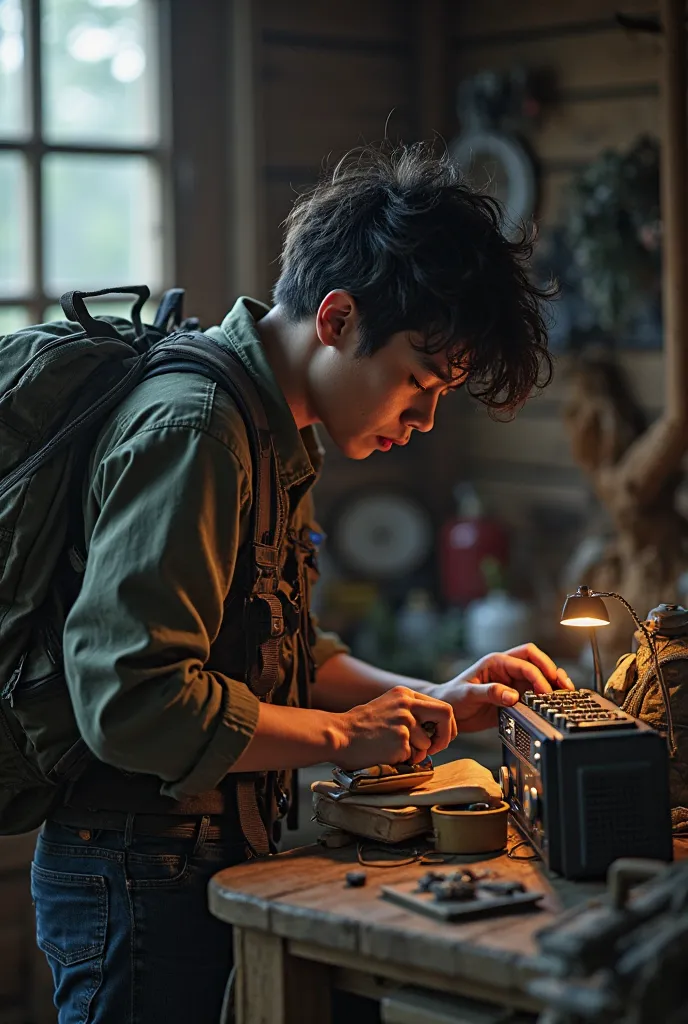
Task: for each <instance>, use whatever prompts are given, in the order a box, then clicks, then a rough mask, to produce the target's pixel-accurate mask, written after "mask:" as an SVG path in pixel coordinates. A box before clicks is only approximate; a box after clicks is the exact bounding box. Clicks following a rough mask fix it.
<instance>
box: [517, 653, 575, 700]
mask: <svg viewBox="0 0 688 1024" xmlns="http://www.w3.org/2000/svg"><path fill="white" fill-rule="evenodd" d="M504 653H505V654H507V655H510V656H511V657H513V658H518V659H520V660H521V661H526V662H529V663H530V664H532V665H535V666H536V667H537V668H539V669H540V671H541V672H542V674H543V675H544V676H545V678H546V679H547V680H548V682H550V683H554V684H555V685H556V686H558V687H564V688H565V689H567V690H573V688H574V686H573V683H572V682H571V680H570V679H569V677H568V675H567V674H566V672H565V671H564V669H563V668H558V667H557V666H556V665H555V663H554V662H553V661H552V659H551V658H550V657H549V655H548V654H545V652H544V651H541V650H540V648H539V647H538V646H537V645H536V644H522V645H521V646H519V647H512V648H511V649H510V650H508V651H505V652H504Z"/></svg>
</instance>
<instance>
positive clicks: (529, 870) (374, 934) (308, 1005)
mask: <svg viewBox="0 0 688 1024" xmlns="http://www.w3.org/2000/svg"><path fill="white" fill-rule="evenodd" d="M517 838H518V835H517V834H516V833H510V837H509V847H511V845H512V844H513V842H514V841H515V840H516V839H517ZM528 851H529V847H527V846H526V847H522V848H521V849H520V850H519V851H517V853H521V854H527V853H528ZM369 856H370V855H369ZM468 862H470V866H471V867H472V868H473V869H478V868H480V869H482V868H489V869H490V870H491V871H493V872H494V874H495V877H496V878H504V879H515V880H518V881H520V882H522V883H523V884H524V885H525V886H526V887H527V888H528V889H535V890H539V891H541V892H543V893H544V898H543V900H542V903H541V905H540V909H539V910H536V911H530V912H528V911H524V912H521V913H518V914H511V915H507V916H504V915H503V916H495V917H482V918H480V917H479V918H475V919H473V920H469V921H465V922H462V923H451V924H449V923H446V922H440V921H435V920H433V919H431V918H429V917H426V916H425V915H421V914H418V913H414V912H412V911H409V910H405V909H403V908H402V907H400V906H398V905H396V904H394V903H392V902H390V901H388V900H386V899H384V898H382V896H381V893H380V887H381V885H393V884H396V883H400V882H408V881H414V880H416V879H418V878H419V877H420V876H421V875H423V874H425V873H426V872H427V871H428V870H429V866H428V865H427V864H419V863H414V864H407V865H404V866H396V865H395V866H394V867H385V868H377V867H368V868H367V869H366V870H367V882H366V884H365V886H363V887H362V888H349V887H347V886H346V882H345V876H346V873H347V871H350V870H352V869H353V868H358V867H359V865H358V862H357V856H356V848H355V847H351V846H349V847H345V848H344V849H341V850H326V849H323V848H322V847H319V846H309V847H303V848H301V849H297V850H292V851H290V852H288V853H284V854H279V855H278V856H276V857H271V858H269V859H267V860H259V861H252V862H249V863H247V864H243V865H239V866H237V867H233V868H229V869H227V870H226V871H221V872H219V873H218V874H217V875H216V876H215V878H214V879H213V880H212V881H211V883H210V888H209V900H210V909H211V911H212V913H213V914H215V915H216V916H217V917H219V918H221V919H222V920H224V921H227V922H229V923H230V924H232V925H234V927H235V956H236V963H237V978H238V985H237V1019H238V1022H239V1024H258V1022H261V1024H292V1022H295V1021H299V1022H300V1024H310V1022H313V1024H316V1022H317V1024H326V1022H327V1021H328V1020H329V1019H330V1016H329V1006H330V1001H331V995H332V990H333V989H337V988H340V989H343V990H348V991H353V992H358V993H361V994H364V995H368V996H371V997H373V998H381V997H382V996H383V995H384V994H385V993H386V992H388V991H390V989H391V988H398V987H399V985H400V984H401V985H403V984H410V985H414V986H419V987H421V988H423V989H427V990H431V991H434V992H449V993H456V994H460V995H463V996H466V997H470V998H473V999H480V1000H485V1001H487V1002H490V1003H493V1004H501V1005H502V1006H509V1007H512V1008H516V1009H522V1010H531V1011H537V1010H538V1009H539V1008H540V1007H539V1005H538V1003H537V1001H536V1000H535V999H534V998H533V997H532V996H531V995H530V994H529V993H528V991H527V983H528V980H529V978H530V977H532V966H530V965H529V962H528V960H529V957H531V956H532V955H533V954H534V953H535V952H536V942H535V933H536V932H537V931H538V930H539V929H541V928H543V927H545V926H546V925H548V924H550V923H551V922H552V921H554V920H555V918H556V917H557V916H558V915H560V914H561V913H562V912H563V911H564V910H565V909H566V908H567V907H570V906H574V905H576V904H578V903H581V902H583V901H585V900H586V899H588V898H590V897H591V896H593V895H595V894H599V893H601V892H603V891H604V885H603V883H581V882H567V881H564V880H563V879H560V878H558V877H557V876H555V875H553V874H552V873H551V872H549V871H548V870H547V869H546V868H545V867H544V866H543V865H542V863H541V862H540V861H539V860H531V861H525V860H516V859H511V858H509V857H507V856H506V854H501V855H499V856H497V857H492V858H487V859H484V860H474V859H469V858H452V859H450V860H449V861H448V863H447V864H445V865H439V866H438V865H431V866H432V867H433V869H434V870H446V871H452V870H456V869H457V867H459V866H460V865H461V864H465V863H468ZM246 965H250V970H245V969H244V968H245V966H246Z"/></svg>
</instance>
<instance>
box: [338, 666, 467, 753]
mask: <svg viewBox="0 0 688 1024" xmlns="http://www.w3.org/2000/svg"><path fill="white" fill-rule="evenodd" d="M333 717H336V718H337V719H338V721H339V726H340V727H341V743H340V745H339V749H338V750H337V753H336V761H337V764H338V765H339V766H340V767H342V768H352V769H355V768H368V767H369V766H370V765H373V764H401V763H402V762H403V761H408V760H412V761H422V759H423V758H424V757H426V756H427V755H428V754H436V753H437V751H439V750H444V748H445V747H446V746H448V745H449V744H450V743H451V741H452V740H453V739H454V737H455V736H456V722H455V721H454V715H453V713H452V709H451V707H450V705H449V704H447V703H446V702H445V701H444V700H438V699H437V698H435V697H430V696H428V695H427V694H423V693H417V692H416V691H415V690H409V689H408V688H407V687H405V686H395V687H393V688H392V689H391V690H387V692H386V693H383V694H382V696H381V697H376V698H375V699H374V700H371V701H369V702H368V703H367V704H359V705H358V706H357V707H355V708H352V709H351V710H350V711H346V712H344V713H343V714H339V715H336V716H333ZM428 722H431V723H432V724H433V725H434V729H431V728H429V727H427V723H428ZM424 726H426V728H424ZM430 733H432V735H430Z"/></svg>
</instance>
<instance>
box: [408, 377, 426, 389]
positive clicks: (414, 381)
mask: <svg viewBox="0 0 688 1024" xmlns="http://www.w3.org/2000/svg"><path fill="white" fill-rule="evenodd" d="M410 382H411V384H412V386H413V387H414V388H415V389H416V391H427V390H428V389H427V388H425V387H423V385H422V384H421V382H420V381H419V380H418V379H417V378H416V377H414V376H413V374H411V377H410Z"/></svg>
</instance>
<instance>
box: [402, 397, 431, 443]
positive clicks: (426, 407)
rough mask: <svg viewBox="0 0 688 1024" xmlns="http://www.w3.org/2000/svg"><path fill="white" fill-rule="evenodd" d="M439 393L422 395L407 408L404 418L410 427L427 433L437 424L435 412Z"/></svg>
mask: <svg viewBox="0 0 688 1024" xmlns="http://www.w3.org/2000/svg"><path fill="white" fill-rule="evenodd" d="M438 401H439V395H428V394H425V395H422V396H421V397H420V398H419V399H418V400H417V401H416V402H415V403H414V404H413V406H412V407H411V408H410V409H408V410H407V412H406V414H405V416H404V419H405V421H406V423H407V425H408V426H409V427H413V429H414V430H420V431H421V433H423V434H427V433H428V431H429V430H432V428H433V427H434V425H435V413H436V411H437V402H438Z"/></svg>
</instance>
